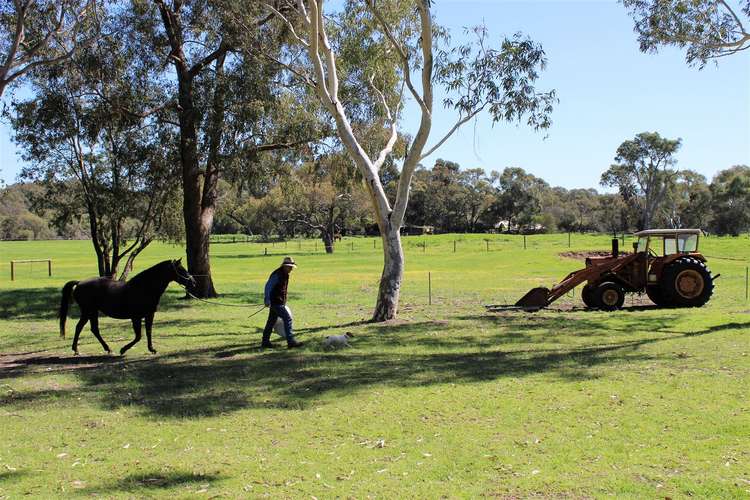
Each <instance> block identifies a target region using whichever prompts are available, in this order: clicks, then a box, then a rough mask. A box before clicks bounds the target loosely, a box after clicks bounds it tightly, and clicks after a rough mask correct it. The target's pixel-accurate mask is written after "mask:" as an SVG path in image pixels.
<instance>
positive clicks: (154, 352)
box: [148, 349, 156, 354]
mask: <svg viewBox="0 0 750 500" xmlns="http://www.w3.org/2000/svg"><path fill="white" fill-rule="evenodd" d="M148 352H150V353H151V354H156V349H149V350H148Z"/></svg>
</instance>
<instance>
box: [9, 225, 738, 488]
mask: <svg viewBox="0 0 750 500" xmlns="http://www.w3.org/2000/svg"><path fill="white" fill-rule="evenodd" d="M485 238H486V239H488V241H485ZM454 241H455V249H456V251H455V252H454ZM423 244H424V246H422V245H423ZM629 245H630V242H626V246H629ZM405 247H406V254H407V271H406V278H405V283H404V288H403V293H402V302H401V303H402V309H401V313H400V318H399V319H398V320H396V321H393V322H391V323H390V324H380V325H373V324H367V323H364V322H363V321H362V320H364V319H366V318H368V317H369V315H370V312H371V310H372V306H373V305H374V299H375V293H376V290H377V288H376V286H377V280H378V277H379V272H380V265H381V262H382V260H381V259H382V255H381V253H380V242H379V241H377V240H373V239H345V240H344V241H343V242H341V243H339V245H338V249H337V253H336V254H334V255H325V254H324V253H323V252H322V246H321V245H320V244H319V243H315V242H314V241H305V242H289V243H287V244H284V243H280V244H279V243H276V244H274V245H271V244H268V245H266V244H249V243H235V244H233V243H222V244H216V245H213V246H212V265H213V269H214V278H215V282H216V286H217V289H218V291H219V292H220V293H221V295H222V296H221V297H220V299H219V300H220V301H222V302H226V303H232V304H247V305H252V304H258V303H259V302H261V300H262V295H261V293H262V286H263V283H264V281H265V279H266V277H267V275H268V274H269V273H270V271H271V270H272V269H273V268H275V266H276V265H278V263H279V262H280V260H281V257H282V256H283V255H286V254H289V255H292V256H293V257H294V258H295V260H297V261H298V263H299V268H298V269H297V270H296V271H295V273H294V274H293V275H292V282H291V285H290V306H291V307H292V309H293V311H294V315H295V326H296V329H297V331H298V333H299V335H300V340H303V341H304V342H305V343H306V346H305V347H304V348H303V349H301V350H294V351H287V350H286V349H277V350H271V351H263V352H261V351H260V350H258V349H257V347H256V346H257V345H258V344H259V342H260V328H261V327H262V325H263V323H264V321H265V317H264V316H263V315H262V314H261V315H257V316H255V317H253V318H251V319H248V316H249V314H250V313H251V312H253V311H255V310H256V309H257V307H256V308H251V307H248V308H239V307H223V306H218V305H209V304H204V303H199V302H195V301H190V302H188V301H183V300H180V297H181V289H180V288H179V287H178V286H177V285H175V284H173V285H172V286H170V288H169V289H168V291H167V293H166V294H165V296H164V297H163V299H162V303H161V307H160V310H159V312H158V313H157V316H156V321H155V325H154V344H155V347H156V349H157V350H158V354H157V355H150V354H148V353H147V351H146V345H145V340H144V341H142V343H141V344H139V345H137V346H135V347H134V348H133V349H132V350H131V351H130V352H128V354H127V355H126V356H125V357H119V356H111V357H109V356H104V355H103V353H102V352H101V347H100V346H99V344H98V342H96V340H95V339H94V337H93V335H91V333H90V332H89V331H88V329H87V330H86V331H85V332H84V333H83V334H82V336H81V345H80V349H81V354H82V355H81V356H80V357H77V358H74V357H72V356H71V352H70V342H71V339H70V338H67V339H60V338H59V337H58V333H57V323H56V311H57V308H58V307H59V299H60V289H61V287H62V285H63V284H64V283H65V282H66V281H68V280H71V279H81V278H84V277H87V276H91V275H93V274H94V273H95V265H94V259H93V258H92V255H93V251H92V249H91V246H90V244H89V243H87V242H80V241H59V242H57V241H56V242H0V264H1V265H2V267H1V268H0V270H1V271H2V273H3V274H2V275H1V276H0V353H3V354H2V355H0V498H20V497H22V496H31V497H40V498H41V497H47V498H48V497H63V496H65V497H73V498H75V497H89V496H94V495H96V496H100V497H126V498H133V497H137V498H142V497H150V496H153V497H161V496H167V495H169V496H171V497H173V498H193V497H201V496H202V497H205V498H237V497H262V496H270V497H274V498H312V497H317V498H334V497H343V498H347V497H353V498H367V497H372V498H376V497H377V498H394V497H416V498H436V497H450V498H452V497H481V496H499V497H505V498H517V497H531V496H535V497H555V498H557V497H573V498H586V497H603V496H613V495H614V496H617V497H633V498H644V497H645V498H667V497H669V498H679V497H687V496H693V497H700V498H709V497H710V498H742V497H748V496H750V304H749V303H748V302H747V301H746V298H745V272H746V271H745V270H746V266H748V265H750V262H749V260H750V239H748V238H747V237H743V238H715V237H711V238H706V239H703V240H702V250H703V252H704V253H705V254H707V255H709V256H711V257H712V258H711V259H710V260H709V263H710V267H711V268H712V270H713V272H714V274H716V273H721V274H722V277H721V278H720V280H719V281H717V289H716V293H715V295H714V298H713V299H712V300H711V302H709V304H708V305H707V306H706V307H704V308H702V309H690V310H676V309H664V310H658V309H654V308H651V307H642V306H638V304H639V303H640V301H636V302H631V301H630V299H628V301H627V302H626V305H627V306H628V307H627V308H626V309H625V310H623V311H618V312H615V313H604V312H592V311H586V310H583V309H582V308H580V307H576V306H577V305H579V302H580V299H579V296H578V290H576V292H575V294H574V295H573V296H567V297H565V298H564V299H563V300H561V301H560V307H558V308H553V309H550V310H545V311H542V312H539V313H536V314H523V313H502V314H490V313H487V312H486V311H485V309H484V307H483V304H486V303H492V302H494V303H503V302H513V301H514V300H515V299H516V298H518V297H520V296H521V295H522V294H523V293H524V292H525V291H526V290H528V289H529V288H531V287H533V286H537V285H547V286H549V285H550V284H552V283H553V282H555V281H557V280H559V279H560V278H562V277H563V276H564V275H565V274H567V273H568V272H570V271H572V270H574V269H576V268H578V267H580V266H581V263H580V261H576V260H573V259H570V258H564V257H561V256H560V255H559V254H560V253H561V252H566V251H569V250H573V251H584V250H591V249H601V250H606V249H607V248H608V247H609V238H608V237H607V236H583V235H573V236H572V243H571V248H568V237H567V235H544V236H531V237H529V238H528V240H527V248H526V249H524V248H523V240H522V238H521V237H520V236H505V235H502V236H501V235H488V236H484V235H475V236H466V235H455V236H454V235H444V236H432V237H411V238H406V240H405ZM266 252H268V254H269V255H268V256H265V255H264V254H265V253H266ZM181 255H182V249H181V248H179V247H175V246H170V245H166V244H155V245H153V246H152V247H150V248H149V249H148V250H147V251H146V252H145V253H144V255H143V256H142V257H139V259H138V261H137V267H138V269H137V270H142V269H144V268H145V267H148V266H150V265H152V264H154V263H156V262H158V261H160V260H163V259H166V258H176V257H179V256H181ZM24 258H52V259H54V268H53V271H54V276H53V277H51V278H50V277H47V275H46V267H44V266H43V265H42V264H38V265H36V267H34V268H33V269H31V267H30V265H23V266H19V269H18V270H17V276H16V280H15V281H13V282H11V281H10V276H9V266H8V262H9V261H10V260H11V259H24ZM430 285H431V301H432V304H431V305H430V304H429V301H430ZM633 304H636V305H633ZM72 315H73V316H72V318H73V319H69V320H68V321H69V323H68V324H69V328H68V330H69V332H71V331H72V328H73V325H74V323H75V320H76V319H77V308H75V307H73V308H72ZM100 327H101V331H102V335H103V336H104V337H105V339H107V341H108V342H109V343H110V345H112V346H113V348H115V347H116V348H119V347H120V346H122V345H123V344H125V343H127V342H129V341H130V340H131V339H132V330H131V329H130V325H129V323H128V322H124V321H117V320H111V319H103V320H102V321H101V322H100ZM345 331H351V332H353V333H354V335H355V339H354V341H353V347H352V348H351V349H347V350H342V351H337V352H325V351H323V350H322V349H321V348H320V347H319V346H320V341H321V339H322V338H324V337H325V336H326V335H331V334H340V333H343V332H345Z"/></svg>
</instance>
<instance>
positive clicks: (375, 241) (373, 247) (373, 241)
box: [372, 239, 378, 250]
mask: <svg viewBox="0 0 750 500" xmlns="http://www.w3.org/2000/svg"><path fill="white" fill-rule="evenodd" d="M377 241H378V240H376V239H373V240H372V249H373V250H375V243H377Z"/></svg>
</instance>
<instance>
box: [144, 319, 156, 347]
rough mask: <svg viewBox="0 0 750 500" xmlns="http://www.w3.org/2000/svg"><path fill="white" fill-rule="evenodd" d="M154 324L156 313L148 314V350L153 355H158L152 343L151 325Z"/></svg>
mask: <svg viewBox="0 0 750 500" xmlns="http://www.w3.org/2000/svg"><path fill="white" fill-rule="evenodd" d="M153 324H154V313H152V312H151V313H148V314H147V315H146V340H147V341H148V350H149V351H150V352H151V354H156V349H154V344H152V343H151V325H153Z"/></svg>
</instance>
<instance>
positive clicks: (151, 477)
mask: <svg viewBox="0 0 750 500" xmlns="http://www.w3.org/2000/svg"><path fill="white" fill-rule="evenodd" d="M222 479H224V477H223V476H220V475H217V474H195V473H192V472H176V471H175V472H156V471H154V472H143V473H137V474H130V475H128V476H125V477H124V478H122V479H118V480H116V481H112V482H109V483H104V484H101V485H98V486H91V487H88V488H84V489H81V490H78V493H79V494H84V495H92V494H102V495H107V494H112V493H117V492H124V493H133V494H137V493H145V494H158V493H159V490H165V489H168V488H175V487H182V488H184V487H188V486H190V485H194V487H195V488H196V490H198V489H202V486H203V485H210V484H211V483H212V482H214V481H221V480H222ZM209 487H210V486H209ZM183 493H184V492H183ZM192 493H193V494H197V493H198V491H194V492H192ZM162 494H165V493H163V492H162Z"/></svg>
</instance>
